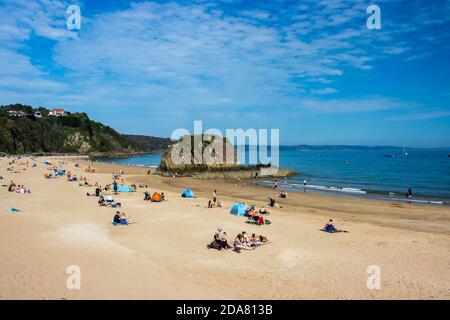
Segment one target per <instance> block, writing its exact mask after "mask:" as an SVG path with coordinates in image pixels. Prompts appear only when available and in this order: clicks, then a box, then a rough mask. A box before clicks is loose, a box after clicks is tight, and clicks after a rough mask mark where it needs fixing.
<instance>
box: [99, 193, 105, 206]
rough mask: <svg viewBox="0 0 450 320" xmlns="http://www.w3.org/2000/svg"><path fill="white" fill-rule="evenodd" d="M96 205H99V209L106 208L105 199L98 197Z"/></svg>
mask: <svg viewBox="0 0 450 320" xmlns="http://www.w3.org/2000/svg"><path fill="white" fill-rule="evenodd" d="M98 205H99V206H100V207H106V200H105V197H103V196H100V197H99V198H98Z"/></svg>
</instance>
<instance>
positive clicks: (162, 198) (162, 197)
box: [161, 192, 166, 201]
mask: <svg viewBox="0 0 450 320" xmlns="http://www.w3.org/2000/svg"><path fill="white" fill-rule="evenodd" d="M161 201H166V196H165V195H164V192H161Z"/></svg>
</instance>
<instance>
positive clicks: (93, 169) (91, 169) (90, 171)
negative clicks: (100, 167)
mask: <svg viewBox="0 0 450 320" xmlns="http://www.w3.org/2000/svg"><path fill="white" fill-rule="evenodd" d="M84 171H85V172H87V173H95V168H92V167H91V166H89V167H87V168H86V169H85V170H84Z"/></svg>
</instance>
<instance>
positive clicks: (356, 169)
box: [103, 148, 450, 202]
mask: <svg viewBox="0 0 450 320" xmlns="http://www.w3.org/2000/svg"><path fill="white" fill-rule="evenodd" d="M407 152H408V155H407V156H406V157H402V150H401V149H367V150H344V149H343V150H336V149H334V148H333V149H322V150H283V149H281V150H280V166H281V167H288V168H291V169H294V170H295V171H296V172H297V173H298V175H297V176H295V177H291V178H289V179H288V180H287V181H285V180H284V179H281V180H280V182H279V183H280V187H281V188H285V189H287V190H291V191H300V192H303V191H304V188H303V182H304V180H305V179H306V181H307V192H319V193H321V192H333V193H339V194H348V195H355V196H358V195H360V196H366V197H377V198H390V199H391V198H398V199H405V198H406V197H405V194H406V192H407V190H408V188H411V189H412V192H413V195H414V200H416V201H420V199H426V200H436V201H438V202H440V201H442V202H450V157H448V154H449V153H450V149H449V150H447V149H411V150H407ZM386 154H389V155H394V157H393V158H391V157H385V155H386ZM103 161H108V162H114V163H119V164H129V165H139V166H158V164H159V161H160V155H157V154H152V155H142V156H136V157H130V158H116V159H107V160H103ZM272 182H273V180H264V181H262V183H266V184H272Z"/></svg>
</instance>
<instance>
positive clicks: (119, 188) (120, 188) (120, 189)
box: [117, 186, 133, 192]
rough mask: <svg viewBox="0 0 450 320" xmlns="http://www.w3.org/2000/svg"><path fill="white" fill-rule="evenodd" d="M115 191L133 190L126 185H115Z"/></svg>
mask: <svg viewBox="0 0 450 320" xmlns="http://www.w3.org/2000/svg"><path fill="white" fill-rule="evenodd" d="M117 192H133V189H131V188H130V187H128V186H117Z"/></svg>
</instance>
